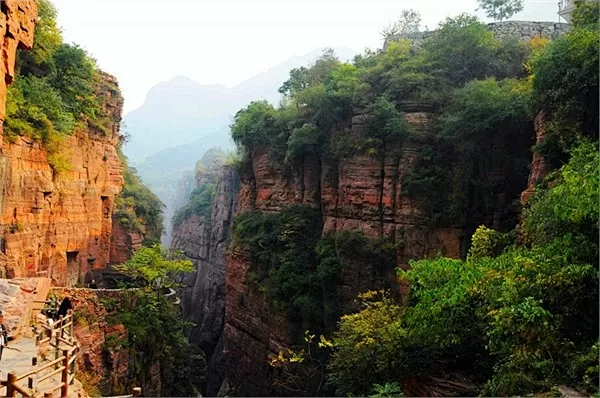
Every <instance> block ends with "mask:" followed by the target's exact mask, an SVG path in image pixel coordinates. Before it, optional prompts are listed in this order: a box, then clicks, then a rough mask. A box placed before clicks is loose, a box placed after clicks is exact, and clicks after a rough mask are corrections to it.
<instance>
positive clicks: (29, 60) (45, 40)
mask: <svg viewBox="0 0 600 398" xmlns="http://www.w3.org/2000/svg"><path fill="white" fill-rule="evenodd" d="M56 18H57V13H56V8H55V7H54V5H53V4H52V3H51V2H50V1H48V0H38V20H37V23H36V26H35V35H34V40H33V48H32V49H31V50H30V51H19V53H18V60H17V68H18V69H19V71H18V73H19V74H23V75H29V74H35V75H38V76H41V75H46V74H48V73H50V71H51V68H52V67H53V65H52V62H51V61H52V60H51V58H52V55H53V54H54V52H55V51H56V50H57V49H58V47H59V46H60V45H61V43H62V35H61V32H60V29H59V27H58V25H57V23H56Z"/></svg>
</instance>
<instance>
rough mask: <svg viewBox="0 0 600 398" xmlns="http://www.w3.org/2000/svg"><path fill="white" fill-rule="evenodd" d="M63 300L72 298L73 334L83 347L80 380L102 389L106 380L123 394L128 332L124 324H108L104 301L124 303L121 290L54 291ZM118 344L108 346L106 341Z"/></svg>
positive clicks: (56, 289) (126, 367) (127, 362)
mask: <svg viewBox="0 0 600 398" xmlns="http://www.w3.org/2000/svg"><path fill="white" fill-rule="evenodd" d="M51 293H52V294H54V295H56V296H57V297H58V299H59V302H60V300H62V299H63V298H64V297H67V296H68V297H69V298H70V299H71V302H72V303H73V308H74V311H75V312H74V318H75V321H74V322H75V323H74V329H73V330H74V333H75V337H76V338H77V341H78V342H79V343H80V344H81V348H82V353H81V355H80V356H79V359H78V377H79V378H81V379H85V380H86V382H87V383H86V384H88V385H87V386H86V387H88V388H90V387H92V388H94V387H95V388H96V389H99V387H100V382H101V381H102V380H103V381H105V382H107V383H108V386H109V387H110V389H111V391H115V392H117V393H123V392H125V390H124V389H123V387H124V385H123V384H122V383H123V381H124V380H125V377H126V376H127V372H128V367H129V350H128V349H126V348H121V344H116V343H117V342H123V341H125V340H126V339H127V331H126V330H125V328H124V326H123V325H121V324H117V325H109V324H108V323H107V321H106V315H107V311H106V309H105V307H104V305H103V304H102V301H103V300H117V301H118V300H121V299H122V294H123V292H122V291H119V290H102V289H101V290H91V289H68V288H54V289H52V291H51ZM110 340H112V341H114V342H115V344H106V342H107V341H110Z"/></svg>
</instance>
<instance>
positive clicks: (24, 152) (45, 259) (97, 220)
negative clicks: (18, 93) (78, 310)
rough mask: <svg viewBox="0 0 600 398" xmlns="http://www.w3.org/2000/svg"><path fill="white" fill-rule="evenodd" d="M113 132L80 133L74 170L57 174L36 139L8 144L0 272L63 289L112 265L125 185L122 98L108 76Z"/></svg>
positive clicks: (68, 144) (71, 142) (72, 148)
mask: <svg viewBox="0 0 600 398" xmlns="http://www.w3.org/2000/svg"><path fill="white" fill-rule="evenodd" d="M101 77H102V79H103V88H102V90H103V93H104V94H105V95H104V98H105V102H104V112H105V114H106V116H107V117H108V120H110V126H109V129H108V132H107V133H99V132H94V131H84V130H77V131H76V132H75V134H74V135H73V136H70V137H67V138H65V139H64V142H63V143H62V145H61V156H64V157H65V159H67V161H68V163H69V165H70V170H68V171H64V172H61V173H60V174H57V173H56V172H55V171H54V170H53V169H52V167H51V166H50V164H49V162H48V151H47V150H46V148H44V146H43V145H42V144H41V143H40V142H38V141H35V140H32V139H29V138H27V137H18V138H17V139H16V141H15V142H14V143H11V142H5V143H4V146H3V156H2V157H0V223H1V225H2V236H3V240H2V245H0V251H1V253H2V255H1V256H0V272H2V273H3V274H4V276H7V277H9V278H10V277H15V276H45V277H49V278H51V279H52V281H53V284H54V285H57V286H73V285H75V284H76V283H77V282H84V280H85V279H86V275H87V274H88V273H89V272H90V271H91V270H93V269H97V268H103V267H106V266H107V265H108V264H109V254H110V246H111V234H112V227H113V225H112V224H113V223H112V212H113V204H114V198H115V196H116V195H118V194H119V192H120V191H121V189H122V187H123V163H122V161H121V159H120V158H119V156H118V153H117V149H116V148H117V145H118V144H119V140H120V134H119V124H120V121H121V110H122V105H123V99H122V97H121V95H120V93H119V89H118V85H117V82H116V79H115V78H113V77H112V76H109V75H107V74H102V76H101Z"/></svg>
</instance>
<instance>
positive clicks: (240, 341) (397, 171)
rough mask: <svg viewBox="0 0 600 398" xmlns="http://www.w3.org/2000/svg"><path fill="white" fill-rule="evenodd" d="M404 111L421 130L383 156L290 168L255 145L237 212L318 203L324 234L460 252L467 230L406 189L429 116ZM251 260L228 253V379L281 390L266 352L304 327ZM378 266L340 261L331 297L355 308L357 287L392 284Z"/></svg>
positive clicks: (411, 249)
mask: <svg viewBox="0 0 600 398" xmlns="http://www.w3.org/2000/svg"><path fill="white" fill-rule="evenodd" d="M405 111H406V119H407V121H408V123H409V124H410V125H411V127H412V128H413V130H414V131H415V133H416V137H414V138H412V139H409V140H408V141H407V142H405V143H404V144H403V145H402V146H401V147H398V148H388V149H387V150H386V151H385V153H383V154H381V155H380V156H366V155H364V156H363V155H361V156H354V157H350V158H346V159H342V160H341V161H340V162H339V164H329V163H328V160H327V159H324V160H323V159H319V158H317V157H305V158H304V159H303V161H302V162H301V163H300V164H299V165H297V166H296V167H295V168H294V169H293V170H291V173H290V171H289V170H287V171H286V170H284V167H283V166H281V165H280V163H279V162H278V161H277V160H276V159H272V158H270V156H269V153H268V152H267V151H255V152H254V153H252V168H251V173H250V174H249V175H246V176H243V177H242V185H241V188H240V193H239V200H238V206H237V209H236V212H238V213H242V212H245V211H248V210H253V209H258V210H261V211H264V212H276V211H279V210H280V209H282V208H283V207H286V206H289V205H291V204H295V203H300V204H305V205H312V206H318V207H320V208H321V211H322V214H323V220H324V225H323V234H329V233H332V232H336V231H343V230H360V231H363V232H364V233H365V235H367V236H370V237H385V238H388V239H391V240H392V241H393V242H395V243H396V247H397V253H396V254H397V258H398V261H399V264H398V265H403V264H407V263H408V260H410V259H414V258H421V257H425V256H429V255H435V254H438V253H441V254H444V255H446V256H450V257H460V256H461V254H462V253H461V247H462V245H463V233H462V231H461V230H460V229H448V228H432V227H428V225H429V223H428V222H427V221H426V220H427V217H428V215H427V214H423V210H422V205H421V203H420V202H419V201H418V200H415V199H412V198H409V197H407V196H405V195H404V194H403V193H402V180H403V177H404V175H405V174H406V173H407V172H409V171H410V170H412V169H413V168H414V167H415V166H416V159H417V157H418V155H419V154H420V151H421V150H422V149H421V148H422V147H423V145H422V142H421V139H423V138H425V137H426V136H427V134H428V133H429V120H430V117H431V114H429V113H427V112H421V111H418V112H417V111H414V110H411V109H406V110H405ZM364 120H365V117H364V116H355V117H354V118H353V127H352V132H351V134H357V135H358V134H360V133H361V131H362V129H363V125H364ZM249 267H250V261H249V258H248V256H247V254H246V253H244V252H243V251H239V250H234V251H233V252H232V253H231V255H230V258H229V261H228V263H227V304H226V320H225V351H224V352H225V353H226V358H227V363H228V364H229V366H228V377H229V380H228V381H229V383H230V384H231V385H232V386H233V387H234V388H238V389H239V392H240V393H242V394H244V395H247V394H250V395H272V394H276V395H280V394H281V393H282V392H280V391H276V390H273V388H272V385H271V384H272V377H273V370H272V369H271V368H270V367H269V365H268V360H267V359H268V356H269V354H276V353H277V352H278V351H279V350H280V349H283V348H286V347H289V346H290V345H293V344H297V343H299V340H298V337H299V336H301V335H302V332H303V331H302V330H300V329H299V326H298V325H293V324H290V322H289V321H288V320H287V319H286V316H285V314H284V313H279V312H276V311H274V310H273V309H272V307H271V306H270V305H269V303H268V301H267V298H266V297H265V295H264V294H261V293H259V292H257V291H254V290H253V289H252V288H251V287H250V286H248V284H247V283H246V273H247V272H248V270H249ZM381 268H382V267H376V266H373V265H372V264H370V263H369V261H368V259H352V261H348V262H343V263H342V267H341V272H340V275H339V278H338V284H337V289H336V290H337V292H336V295H335V296H336V297H335V298H334V300H336V302H335V303H334V304H335V305H336V306H338V308H339V309H340V310H341V311H342V312H346V313H347V312H351V311H353V310H355V309H356V308H355V306H356V304H355V298H356V296H357V294H358V293H360V292H363V291H366V290H370V289H380V288H384V287H385V286H390V285H393V284H394V283H395V270H394V269H393V268H391V269H381ZM329 326H330V327H334V326H335V325H333V324H331V325H329Z"/></svg>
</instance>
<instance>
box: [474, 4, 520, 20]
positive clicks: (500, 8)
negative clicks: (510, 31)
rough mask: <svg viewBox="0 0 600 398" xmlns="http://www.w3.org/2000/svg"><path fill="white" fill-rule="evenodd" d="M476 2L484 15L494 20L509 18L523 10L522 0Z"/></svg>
mask: <svg viewBox="0 0 600 398" xmlns="http://www.w3.org/2000/svg"><path fill="white" fill-rule="evenodd" d="M477 3H478V4H479V8H481V9H483V10H484V11H485V15H487V16H488V18H492V19H493V20H495V21H503V20H505V19H509V18H510V17H512V16H513V15H515V14H516V13H518V12H521V11H523V0H477Z"/></svg>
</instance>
